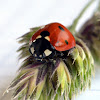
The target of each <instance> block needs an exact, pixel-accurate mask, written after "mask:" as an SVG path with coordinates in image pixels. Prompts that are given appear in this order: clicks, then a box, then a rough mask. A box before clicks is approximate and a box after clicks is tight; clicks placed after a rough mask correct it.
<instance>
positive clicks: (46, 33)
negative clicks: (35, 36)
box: [40, 31, 50, 37]
mask: <svg viewBox="0 0 100 100" xmlns="http://www.w3.org/2000/svg"><path fill="white" fill-rule="evenodd" d="M40 35H41V36H42V37H46V36H49V35H50V33H49V32H48V31H42V32H41V33H40Z"/></svg>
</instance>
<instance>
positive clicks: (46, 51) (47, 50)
mask: <svg viewBox="0 0 100 100" xmlns="http://www.w3.org/2000/svg"><path fill="white" fill-rule="evenodd" d="M44 53H45V55H46V56H49V55H50V54H51V53H52V51H50V50H49V49H46V50H45V51H44Z"/></svg>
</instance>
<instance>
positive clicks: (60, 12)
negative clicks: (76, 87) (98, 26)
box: [0, 0, 100, 100]
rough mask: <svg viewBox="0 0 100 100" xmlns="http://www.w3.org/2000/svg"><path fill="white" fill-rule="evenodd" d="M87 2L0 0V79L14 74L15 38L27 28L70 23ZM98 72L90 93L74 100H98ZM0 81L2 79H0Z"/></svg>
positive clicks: (80, 23) (99, 70)
mask: <svg viewBox="0 0 100 100" xmlns="http://www.w3.org/2000/svg"><path fill="white" fill-rule="evenodd" d="M89 1H90V0H0V77H3V76H10V75H14V74H15V73H16V71H17V69H18V66H19V65H20V63H18V53H16V50H17V49H18V47H19V46H20V45H19V44H18V43H17V40H16V38H18V37H20V36H21V35H23V34H24V33H26V32H28V31H29V28H32V27H35V26H40V25H45V24H48V23H50V22H60V23H62V24H63V25H65V26H66V25H70V24H72V22H73V20H74V19H75V18H76V17H77V16H78V14H79V13H80V11H81V10H82V9H83V8H84V6H85V5H86V4H87V3H88V2H89ZM97 1H98V0H95V2H94V3H93V4H92V5H91V7H89V9H88V10H87V11H86V13H85V14H84V16H83V17H82V19H81V20H80V22H79V24H78V27H77V29H79V28H80V27H81V25H82V24H83V23H84V22H85V21H86V20H87V19H88V18H90V17H91V16H92V14H93V12H94V9H95V8H96V6H97V3H98V2H97ZM99 74H100V69H98V70H96V77H95V79H92V87H91V90H87V91H86V92H83V93H82V94H81V95H79V96H78V97H77V100H88V99H91V100H100V75H99ZM1 81H2V80H1Z"/></svg>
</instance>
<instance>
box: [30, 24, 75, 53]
mask: <svg viewBox="0 0 100 100" xmlns="http://www.w3.org/2000/svg"><path fill="white" fill-rule="evenodd" d="M42 31H48V32H49V33H50V35H49V38H50V41H49V42H50V43H51V44H52V45H53V47H54V48H55V49H56V50H57V51H66V50H69V49H71V48H73V47H75V45H76V42H75V38H74V36H73V35H72V34H71V32H70V31H69V30H68V29H67V28H66V27H65V26H63V25H62V24H60V23H50V24H47V25H45V26H44V27H43V28H41V29H39V30H38V31H37V32H36V33H35V34H34V35H33V36H32V38H31V41H32V42H33V41H34V40H35V39H36V37H37V36H38V35H40V33H41V32H42ZM65 41H67V42H68V44H67V43H66V42H65Z"/></svg>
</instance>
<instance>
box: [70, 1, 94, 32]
mask: <svg viewBox="0 0 100 100" xmlns="http://www.w3.org/2000/svg"><path fill="white" fill-rule="evenodd" d="M94 1H95V0H91V1H90V2H89V3H88V4H87V5H86V6H85V7H84V8H83V10H82V11H81V12H80V14H79V16H78V17H77V18H76V19H75V20H74V22H73V24H72V25H71V26H69V27H68V29H69V30H70V32H72V33H73V34H75V30H76V26H77V24H78V22H79V20H80V18H81V17H82V16H83V14H84V13H85V11H86V10H87V8H88V7H90V5H91V4H92V3H93V2H94Z"/></svg>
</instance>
